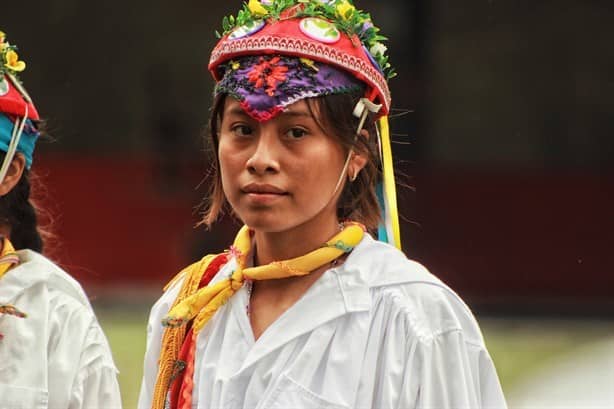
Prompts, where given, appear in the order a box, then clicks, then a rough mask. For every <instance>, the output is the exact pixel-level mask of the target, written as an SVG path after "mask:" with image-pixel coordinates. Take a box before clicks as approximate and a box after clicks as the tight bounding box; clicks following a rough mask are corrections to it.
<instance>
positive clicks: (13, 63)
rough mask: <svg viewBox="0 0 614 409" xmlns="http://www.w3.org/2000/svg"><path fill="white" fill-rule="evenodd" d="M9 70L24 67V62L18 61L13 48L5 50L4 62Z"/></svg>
mask: <svg viewBox="0 0 614 409" xmlns="http://www.w3.org/2000/svg"><path fill="white" fill-rule="evenodd" d="M4 66H5V67H7V68H8V69H9V70H12V71H17V72H21V71H23V70H25V69H26V63H25V62H23V61H19V56H18V55H17V53H16V52H15V51H13V50H9V51H7V52H6V64H4Z"/></svg>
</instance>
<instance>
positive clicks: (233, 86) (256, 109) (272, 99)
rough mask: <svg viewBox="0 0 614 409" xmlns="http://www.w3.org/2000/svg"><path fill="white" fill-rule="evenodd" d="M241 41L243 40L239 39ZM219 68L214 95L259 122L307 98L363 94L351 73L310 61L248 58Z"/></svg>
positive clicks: (295, 58) (287, 58)
mask: <svg viewBox="0 0 614 409" xmlns="http://www.w3.org/2000/svg"><path fill="white" fill-rule="evenodd" d="M239 41H241V40H239ZM234 61H235V62H237V63H238V64H239V68H237V69H234V66H233V61H228V62H226V63H224V64H221V65H220V68H219V69H220V76H221V80H220V81H219V82H218V83H217V84H216V86H215V95H220V94H227V95H230V96H232V97H233V98H235V99H237V100H238V101H240V102H241V106H242V107H243V109H244V110H245V111H246V112H247V113H248V114H249V115H250V116H252V117H253V118H255V119H257V120H258V121H267V120H269V119H271V118H273V117H274V116H275V115H277V114H278V113H279V112H282V111H283V109H284V107H286V106H288V105H290V104H292V103H294V102H296V101H298V100H301V99H304V98H310V97H317V96H322V95H329V94H343V93H352V92H361V91H364V88H365V85H364V84H363V83H361V82H360V81H359V80H357V79H355V78H354V77H353V76H352V75H351V74H350V73H347V72H345V71H343V70H338V69H336V68H334V67H332V66H330V65H327V64H319V63H316V62H315V61H313V60H310V59H308V58H303V59H300V58H297V57H289V56H283V55H282V56H280V55H267V56H251V55H250V56H245V57H239V58H237V59H235V60H234Z"/></svg>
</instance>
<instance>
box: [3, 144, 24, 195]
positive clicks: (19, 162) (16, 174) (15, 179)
mask: <svg viewBox="0 0 614 409" xmlns="http://www.w3.org/2000/svg"><path fill="white" fill-rule="evenodd" d="M25 168H26V158H25V156H23V154H21V153H19V152H17V153H16V154H15V156H14V157H13V160H12V161H11V164H10V165H9V168H8V171H7V172H6V176H5V177H4V180H3V181H2V182H0V196H5V195H6V194H8V193H9V192H10V191H11V190H13V188H14V187H15V186H16V185H17V183H19V179H21V175H23V172H24V170H25Z"/></svg>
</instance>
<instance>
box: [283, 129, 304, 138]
mask: <svg viewBox="0 0 614 409" xmlns="http://www.w3.org/2000/svg"><path fill="white" fill-rule="evenodd" d="M286 135H287V136H288V137H290V138H292V139H300V138H302V137H304V136H305V135H307V131H305V130H304V129H301V128H292V129H290V130H289V131H288V132H287V134H286Z"/></svg>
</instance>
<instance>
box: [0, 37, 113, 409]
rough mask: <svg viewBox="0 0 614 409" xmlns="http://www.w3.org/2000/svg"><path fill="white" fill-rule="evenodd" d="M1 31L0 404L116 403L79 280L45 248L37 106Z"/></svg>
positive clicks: (105, 350) (107, 358)
mask: <svg viewBox="0 0 614 409" xmlns="http://www.w3.org/2000/svg"><path fill="white" fill-rule="evenodd" d="M24 68H25V63H24V62H23V61H20V60H19V57H18V55H17V53H16V48H15V47H14V46H12V45H10V44H9V43H8V42H7V41H6V39H5V35H4V33H2V32H0V151H1V153H0V162H1V163H2V166H1V167H0V337H1V338H0V407H2V408H11V409H19V408H23V409H32V408H54V409H55V408H57V409H61V408H71V409H72V408H109V409H110V408H120V407H121V400H120V395H119V387H118V383H117V370H116V368H115V365H114V363H113V359H112V357H111V352H110V349H109V345H108V343H107V340H106V338H105V336H104V334H103V332H102V329H101V328H100V325H99V324H98V322H97V320H96V317H95V316H94V312H93V311H92V308H91V306H90V303H89V301H88V299H87V297H86V295H85V293H84V292H83V290H82V288H81V286H80V285H79V284H78V283H77V282H76V281H75V280H74V279H73V278H72V277H71V276H69V275H68V274H67V273H66V272H64V271H63V270H62V269H60V268H59V267H58V266H56V265H55V264H53V263H52V262H51V261H50V260H48V259H47V258H45V257H44V256H42V255H41V254H40V253H41V252H42V250H43V240H42V238H41V235H40V233H39V231H38V229H37V216H36V208H35V207H34V206H33V205H32V203H31V201H30V180H29V177H30V176H29V173H30V166H31V165H32V155H33V151H34V145H35V143H36V140H37V138H38V137H39V131H38V130H37V124H38V120H39V117H38V113H37V111H36V108H35V107H34V105H33V104H32V101H31V99H30V97H29V96H28V94H27V93H26V91H25V89H24V88H23V86H22V85H21V83H20V82H19V80H18V79H17V77H16V75H17V74H18V73H19V72H21V71H23V69H24Z"/></svg>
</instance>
